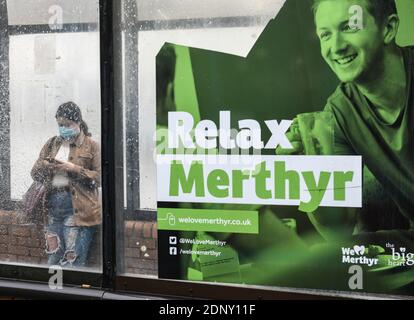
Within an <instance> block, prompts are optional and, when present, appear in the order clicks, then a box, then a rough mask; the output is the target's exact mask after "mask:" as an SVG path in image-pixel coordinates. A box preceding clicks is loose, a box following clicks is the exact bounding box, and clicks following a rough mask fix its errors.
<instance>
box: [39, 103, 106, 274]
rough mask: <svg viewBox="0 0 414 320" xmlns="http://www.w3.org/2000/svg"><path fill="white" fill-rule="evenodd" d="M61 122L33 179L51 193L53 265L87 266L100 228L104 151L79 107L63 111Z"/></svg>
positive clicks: (49, 246)
mask: <svg viewBox="0 0 414 320" xmlns="http://www.w3.org/2000/svg"><path fill="white" fill-rule="evenodd" d="M56 121H57V124H58V127H59V135H58V136H55V137H53V138H51V139H49V140H48V141H47V142H46V144H45V145H44V147H43V148H42V151H41V152H40V156H39V159H38V160H37V161H36V163H35V165H34V166H33V169H32V171H31V175H32V178H33V179H34V180H37V181H41V182H43V183H44V184H45V185H46V188H47V195H46V202H45V203H46V205H45V208H46V209H47V210H46V212H45V213H46V214H45V224H46V226H47V227H46V234H45V237H46V252H47V254H48V256H49V258H48V263H49V265H56V264H60V265H62V266H75V267H83V266H85V264H86V262H87V258H88V251H89V247H90V244H91V241H92V239H93V236H94V234H95V233H96V231H97V230H98V226H99V225H100V224H101V206H100V199H99V192H98V187H99V184H100V177H101V165H100V162H101V156H100V148H99V145H98V143H97V142H95V141H94V140H92V138H91V134H90V133H89V131H88V126H87V125H86V123H85V122H84V121H83V119H82V113H81V110H80V108H79V107H78V106H77V105H76V104H75V103H73V102H67V103H64V104H62V105H61V106H59V108H58V110H57V112H56Z"/></svg>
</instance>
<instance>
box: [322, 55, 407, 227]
mask: <svg viewBox="0 0 414 320" xmlns="http://www.w3.org/2000/svg"><path fill="white" fill-rule="evenodd" d="M401 49H402V52H403V58H404V65H405V70H406V75H407V94H406V97H407V100H406V104H405V107H404V108H403V110H402V111H401V113H400V115H399V116H398V118H397V120H396V121H395V122H394V123H386V122H384V121H383V120H382V119H380V118H379V117H378V116H377V114H376V113H375V112H374V110H373V109H372V107H371V105H370V102H369V101H368V100H367V98H366V97H365V96H364V95H363V94H362V93H361V92H360V91H359V90H358V88H357V87H356V86H355V85H354V84H352V83H342V84H340V85H339V86H338V88H337V89H336V91H335V92H334V93H333V94H332V96H331V97H330V98H329V99H328V101H327V105H326V107H325V110H326V111H331V112H332V113H333V116H334V119H335V139H334V140H335V151H334V152H335V154H338V155H346V154H350V155H362V159H363V162H364V165H366V166H367V167H368V169H369V170H370V171H371V172H372V173H373V174H374V176H375V177H376V178H377V180H378V181H379V182H380V183H381V185H382V186H383V188H384V189H385V190H386V191H387V193H389V195H390V197H391V198H392V199H393V200H394V202H395V203H396V204H397V206H398V207H399V209H400V211H401V213H402V214H403V215H405V216H406V217H407V218H408V220H409V221H410V224H411V226H414V81H413V74H414V47H405V48H401ZM378 214H381V213H378Z"/></svg>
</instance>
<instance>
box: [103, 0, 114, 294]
mask: <svg viewBox="0 0 414 320" xmlns="http://www.w3.org/2000/svg"><path fill="white" fill-rule="evenodd" d="M99 21H100V22H99V25H100V50H101V51H100V52H101V105H102V113H101V114H102V235H103V248H102V249H103V250H102V253H103V275H102V287H103V288H107V289H111V288H113V287H114V278H115V274H116V236H115V235H116V225H115V222H116V219H115V190H116V187H115V170H116V168H115V157H114V146H115V140H114V138H115V129H114V127H115V126H114V119H115V108H114V69H113V33H114V32H113V23H112V21H113V2H112V1H111V0H100V1H99Z"/></svg>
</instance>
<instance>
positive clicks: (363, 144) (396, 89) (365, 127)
mask: <svg viewBox="0 0 414 320" xmlns="http://www.w3.org/2000/svg"><path fill="white" fill-rule="evenodd" d="M313 11H314V17H315V25H316V33H317V36H318V38H319V40H320V47H321V55H322V57H323V59H324V60H325V62H326V63H327V64H328V66H329V67H330V68H331V70H332V71H333V72H334V73H335V74H336V76H337V77H338V79H339V80H340V82H341V83H340V84H339V86H338V87H337V89H336V90H335V92H334V93H333V94H332V95H331V96H330V97H329V98H328V100H327V104H326V107H325V111H328V112H330V113H331V114H332V118H333V121H334V127H335V130H334V132H335V133H334V153H335V154H337V155H355V154H358V155H362V156H363V161H364V165H365V166H366V167H367V168H368V169H369V171H370V172H372V174H373V175H374V176H375V178H376V179H377V180H378V181H379V183H380V184H381V186H382V188H383V189H384V190H385V191H386V192H387V194H388V195H389V196H390V197H391V199H392V200H393V202H395V204H396V205H397V207H398V209H399V211H400V212H401V213H402V215H403V216H405V217H406V218H407V220H408V221H409V224H410V229H412V228H413V226H414V198H413V197H412V195H413V194H414V158H413V150H414V126H413V124H414V108H413V107H414V97H413V95H414V83H413V81H412V75H413V73H414V61H413V57H414V50H413V48H412V47H399V46H398V45H397V44H396V35H397V32H398V27H399V17H398V15H397V10H396V4H395V1H394V0H314V1H313ZM304 134H306V133H304V132H300V131H299V134H297V133H296V134H294V133H293V131H292V132H290V140H291V142H292V141H294V142H295V143H293V145H294V146H295V148H294V149H291V150H281V152H280V153H282V154H283V153H284V152H286V153H288V154H294V153H300V152H301V150H303V146H302V144H301V141H302V140H303V139H302V138H303V136H304ZM301 137H302V138H301ZM295 140H296V141H295ZM305 150H306V148H305ZM326 214H329V212H326ZM331 214H332V213H331ZM381 214H382V213H381V212H379V213H378V215H381ZM312 219H313V223H314V224H315V226H316V227H317V228H318V229H319V230H324V227H328V228H329V227H331V226H328V225H324V222H326V221H328V220H329V219H327V220H324V219H325V213H315V214H314V215H313V217H312ZM350 220H353V217H351V218H350V219H348V221H350ZM325 230H327V229H325ZM395 235H396V236H397V235H399V236H397V238H399V239H401V235H402V234H401V233H399V232H397V231H395ZM367 236H368V235H367ZM371 236H373V237H374V239H375V238H376V236H380V234H371ZM387 236H390V234H389V233H388V235H387ZM407 237H408V238H409V239H411V238H414V237H413V235H412V234H411V233H410V232H407V233H404V236H403V238H405V240H408V239H407ZM370 239H372V238H370ZM377 239H381V237H379V238H377ZM411 240H412V239H411Z"/></svg>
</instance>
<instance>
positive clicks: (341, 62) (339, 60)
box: [335, 54, 357, 64]
mask: <svg viewBox="0 0 414 320" xmlns="http://www.w3.org/2000/svg"><path fill="white" fill-rule="evenodd" d="M356 56H357V55H356V54H354V55H352V56H348V57H345V58H341V59H336V60H335V61H336V62H338V63H339V64H347V63H350V62H351V61H353V60H354V59H355V58H356Z"/></svg>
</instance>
